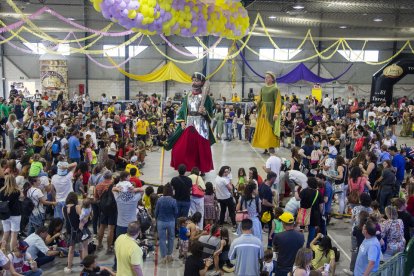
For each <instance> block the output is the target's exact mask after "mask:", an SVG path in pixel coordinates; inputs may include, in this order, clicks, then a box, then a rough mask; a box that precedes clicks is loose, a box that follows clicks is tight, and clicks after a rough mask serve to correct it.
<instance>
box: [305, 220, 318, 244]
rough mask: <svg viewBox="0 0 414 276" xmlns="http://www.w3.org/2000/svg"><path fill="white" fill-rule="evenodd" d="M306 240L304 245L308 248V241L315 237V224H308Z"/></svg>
mask: <svg viewBox="0 0 414 276" xmlns="http://www.w3.org/2000/svg"><path fill="white" fill-rule="evenodd" d="M308 230H309V232H308V241H307V242H306V247H307V248H309V246H310V243H311V242H312V241H313V239H314V238H315V237H316V227H315V226H311V225H309V226H308Z"/></svg>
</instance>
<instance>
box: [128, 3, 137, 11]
mask: <svg viewBox="0 0 414 276" xmlns="http://www.w3.org/2000/svg"><path fill="white" fill-rule="evenodd" d="M127 7H128V10H137V9H139V3H138V2H129V4H128V6H127Z"/></svg>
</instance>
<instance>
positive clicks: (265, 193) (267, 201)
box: [259, 171, 277, 235]
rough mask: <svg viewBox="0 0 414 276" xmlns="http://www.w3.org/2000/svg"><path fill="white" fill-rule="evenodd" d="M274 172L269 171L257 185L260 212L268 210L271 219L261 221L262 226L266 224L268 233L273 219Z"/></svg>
mask: <svg viewBox="0 0 414 276" xmlns="http://www.w3.org/2000/svg"><path fill="white" fill-rule="evenodd" d="M276 177H277V175H276V173H275V172H272V171H271V172H269V173H268V174H267V177H266V181H265V182H264V183H263V184H262V185H260V187H259V197H260V199H261V200H262V214H263V213H264V212H268V211H269V212H270V216H271V219H270V221H269V222H267V223H263V221H262V227H263V226H264V225H265V224H267V225H268V228H269V235H271V233H270V229H272V221H273V211H272V210H273V192H272V188H271V187H272V185H273V183H274V182H275V180H276ZM262 214H261V216H262Z"/></svg>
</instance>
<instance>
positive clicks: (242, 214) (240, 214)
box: [236, 210, 250, 223]
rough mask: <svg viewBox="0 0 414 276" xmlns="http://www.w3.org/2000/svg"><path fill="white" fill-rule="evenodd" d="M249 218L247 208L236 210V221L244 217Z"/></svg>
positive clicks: (240, 220)
mask: <svg viewBox="0 0 414 276" xmlns="http://www.w3.org/2000/svg"><path fill="white" fill-rule="evenodd" d="M248 218H250V216H249V214H248V213H247V210H243V211H237V213H236V222H237V223H239V222H242V221H243V220H244V219H248Z"/></svg>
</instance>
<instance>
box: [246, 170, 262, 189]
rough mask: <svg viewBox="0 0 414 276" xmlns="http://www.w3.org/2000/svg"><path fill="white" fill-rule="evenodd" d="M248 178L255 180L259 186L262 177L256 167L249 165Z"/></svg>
mask: <svg viewBox="0 0 414 276" xmlns="http://www.w3.org/2000/svg"><path fill="white" fill-rule="evenodd" d="M249 180H253V181H255V182H256V184H257V186H258V187H260V185H262V183H263V178H262V177H261V176H260V175H259V173H258V172H257V168H256V167H250V168H249Z"/></svg>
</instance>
